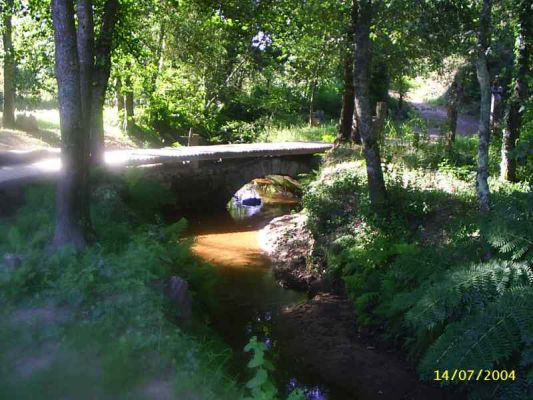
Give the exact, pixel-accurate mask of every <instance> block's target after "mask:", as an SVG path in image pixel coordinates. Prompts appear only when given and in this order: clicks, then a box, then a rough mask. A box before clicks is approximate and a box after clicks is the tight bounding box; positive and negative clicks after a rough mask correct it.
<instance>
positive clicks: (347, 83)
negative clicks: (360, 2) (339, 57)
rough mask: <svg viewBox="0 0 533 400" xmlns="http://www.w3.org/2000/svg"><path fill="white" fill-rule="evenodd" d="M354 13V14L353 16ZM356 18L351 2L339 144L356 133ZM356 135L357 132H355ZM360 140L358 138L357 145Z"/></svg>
mask: <svg viewBox="0 0 533 400" xmlns="http://www.w3.org/2000/svg"><path fill="white" fill-rule="evenodd" d="M354 13H355V14H354ZM356 16H357V3H356V1H355V0H353V1H352V7H351V12H350V22H349V24H348V29H347V30H346V39H345V40H346V43H345V44H346V46H345V47H346V48H345V49H344V91H343V94H342V109H341V115H340V119H339V133H338V135H337V140H338V141H339V142H348V141H350V140H351V139H352V129H354V128H355V132H357V122H355V125H354V111H355V89H354V62H355V60H354V57H355V54H354V46H353V43H354V34H355V20H356ZM357 133H358V132H357ZM360 142H361V138H359V143H360Z"/></svg>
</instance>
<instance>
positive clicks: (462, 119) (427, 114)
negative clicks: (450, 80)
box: [411, 102, 478, 136]
mask: <svg viewBox="0 0 533 400" xmlns="http://www.w3.org/2000/svg"><path fill="white" fill-rule="evenodd" d="M411 105H412V106H413V107H415V108H416V109H417V111H418V112H419V113H420V116H421V117H422V118H424V119H425V120H426V121H427V123H428V127H429V134H430V136H438V135H440V134H441V127H443V126H444V125H445V124H446V120H447V111H446V107H444V106H433V105H430V104H428V103H424V102H411ZM477 132H478V120H477V118H475V117H473V116H471V115H468V114H464V113H459V115H458V116H457V134H458V135H461V136H472V135H475V134H477Z"/></svg>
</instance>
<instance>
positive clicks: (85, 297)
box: [0, 176, 242, 400]
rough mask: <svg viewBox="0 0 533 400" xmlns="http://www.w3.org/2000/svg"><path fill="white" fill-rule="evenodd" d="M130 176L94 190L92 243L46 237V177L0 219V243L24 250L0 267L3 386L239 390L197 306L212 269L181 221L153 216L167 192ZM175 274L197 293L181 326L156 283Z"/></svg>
mask: <svg viewBox="0 0 533 400" xmlns="http://www.w3.org/2000/svg"><path fill="white" fill-rule="evenodd" d="M139 179H140V178H139V177H138V176H136V177H135V178H134V179H133V180H130V181H128V183H127V184H122V183H118V182H109V183H108V184H105V185H103V186H100V187H99V188H98V189H96V190H95V191H94V193H93V209H92V214H93V222H94V227H95V230H96V234H97V237H98V243H95V244H93V245H91V246H90V247H88V248H87V249H86V250H84V251H83V252H81V253H75V252H74V251H72V250H71V249H68V248H67V249H64V250H63V251H61V252H59V253H55V254H52V253H50V251H49V249H48V244H49V240H50V238H51V237H52V233H53V225H54V224H53V220H54V212H53V209H54V206H53V204H54V200H53V197H54V194H53V193H54V189H53V188H52V187H48V186H41V187H36V188H33V189H31V190H30V191H29V192H28V194H27V201H26V205H25V206H24V207H23V208H22V209H20V211H19V212H18V214H17V215H16V216H15V217H13V218H12V219H11V220H9V221H4V222H3V223H2V224H0V238H1V240H0V254H6V253H11V254H13V253H14V254H17V255H18V256H20V257H21V259H22V265H21V266H20V268H17V269H16V270H8V269H5V268H1V269H0V310H1V311H0V316H1V318H0V397H2V398H17V399H22V400H23V399H32V398H43V399H53V398H63V397H72V398H77V399H92V398H99V399H126V398H127V399H130V398H133V399H135V398H146V396H147V394H146V393H148V392H151V391H155V392H159V393H161V392H162V393H166V392H168V395H167V396H171V397H177V398H202V399H214V400H215V399H216V400H218V399H228V400H234V399H238V398H240V397H241V395H242V392H241V390H240V388H239V387H238V385H237V384H236V383H235V381H233V380H232V378H231V377H230V376H228V375H227V374H226V372H225V364H226V363H227V362H228V360H229V358H230V356H231V352H230V351H229V350H228V348H227V347H226V346H225V345H224V344H223V343H222V342H221V341H220V340H218V339H217V337H216V335H214V334H213V332H211V330H210V329H209V328H208V327H207V326H206V324H205V319H204V316H203V315H202V313H201V308H198V307H200V306H201V303H202V301H201V298H202V297H203V296H206V295H207V294H206V291H208V290H209V285H210V282H212V280H213V279H214V278H215V275H214V270H213V269H212V268H210V267H209V266H207V265H205V264H203V263H202V262H200V261H199V260H198V259H196V258H195V257H193V256H192V255H191V252H190V244H191V243H190V241H189V240H186V239H184V238H183V237H182V232H183V229H184V226H185V224H184V222H180V223H177V224H174V225H170V226H165V225H162V224H161V223H159V222H158V221H160V219H158V218H157V216H156V215H155V213H156V212H157V209H158V207H160V205H161V204H160V203H161V200H160V199H164V198H165V196H162V195H161V193H160V192H158V193H159V195H158V196H154V197H152V198H150V197H149V196H146V195H145V194H143V193H141V191H142V190H144V189H143V188H144V185H139V184H138V182H139ZM149 186H150V189H149V190H150V191H152V193H153V190H154V187H153V185H149ZM125 199H127V203H126V200H125ZM147 199H148V200H147ZM154 201H155V203H154ZM147 202H148V203H150V202H152V203H153V204H146V203H147ZM158 202H159V204H158ZM136 205H140V207H141V209H137V208H136V207H135V206H136ZM141 211H142V212H141ZM150 211H151V212H150ZM110 220H113V224H109V221H110ZM174 275H179V276H180V277H182V278H184V279H186V280H187V281H188V283H189V285H190V287H191V288H192V290H193V295H194V298H195V299H196V301H195V307H196V308H195V309H194V310H195V313H194V315H195V318H193V320H192V322H191V324H190V325H189V327H188V328H185V327H180V326H178V325H176V323H175V322H174V321H175V315H176V314H179V311H180V310H179V309H177V308H176V306H175V305H173V304H171V303H170V302H169V301H168V300H167V299H166V297H165V296H164V295H163V293H162V289H161V285H162V284H163V282H165V281H166V280H167V279H169V277H170V276H174ZM156 398H157V397H156Z"/></svg>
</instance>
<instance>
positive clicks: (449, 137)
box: [446, 74, 459, 152]
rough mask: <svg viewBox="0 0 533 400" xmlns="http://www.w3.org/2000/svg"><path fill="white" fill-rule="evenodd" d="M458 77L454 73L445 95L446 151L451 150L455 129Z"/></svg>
mask: <svg viewBox="0 0 533 400" xmlns="http://www.w3.org/2000/svg"><path fill="white" fill-rule="evenodd" d="M457 80H458V77H457V74H455V77H454V78H453V82H452V84H451V85H450V88H449V89H448V96H447V104H446V106H447V114H448V123H447V125H448V126H447V128H448V129H447V132H446V149H447V151H448V152H450V151H451V149H452V146H453V143H454V142H455V133H456V131H457V104H458V101H459V99H458V91H457V86H458V82H457Z"/></svg>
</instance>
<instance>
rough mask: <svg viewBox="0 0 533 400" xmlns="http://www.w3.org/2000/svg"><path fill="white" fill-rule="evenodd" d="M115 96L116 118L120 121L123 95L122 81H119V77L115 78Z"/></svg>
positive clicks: (122, 111) (122, 110)
mask: <svg viewBox="0 0 533 400" xmlns="http://www.w3.org/2000/svg"><path fill="white" fill-rule="evenodd" d="M116 95H117V112H118V118H119V120H120V121H122V118H123V113H124V106H125V105H124V93H123V92H122V79H120V76H119V77H118V78H117V83H116Z"/></svg>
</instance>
